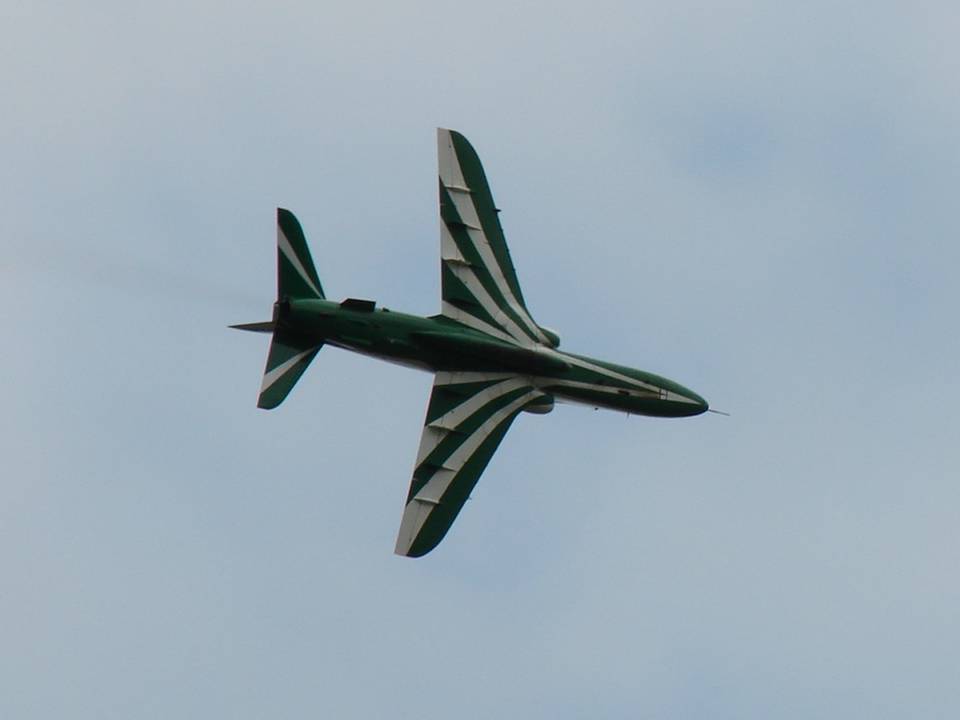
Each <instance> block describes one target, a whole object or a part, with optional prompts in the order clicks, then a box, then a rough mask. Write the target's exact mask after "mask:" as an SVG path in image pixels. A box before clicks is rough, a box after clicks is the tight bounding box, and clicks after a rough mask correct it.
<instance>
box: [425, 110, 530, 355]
mask: <svg viewBox="0 0 960 720" xmlns="http://www.w3.org/2000/svg"><path fill="white" fill-rule="evenodd" d="M437 157H438V161H439V174H440V219H441V227H440V233H441V240H440V250H441V263H440V265H441V276H440V277H441V289H442V295H443V308H442V312H443V314H444V315H445V316H447V317H449V318H451V319H453V320H456V321H457V322H460V323H463V324H464V325H469V326H470V327H472V328H474V329H477V330H480V331H482V332H485V333H487V334H488V335H493V336H495V337H498V338H500V339H501V340H506V341H508V342H512V343H516V344H520V345H525V346H529V345H532V344H536V343H548V340H547V338H546V336H545V335H544V333H543V331H542V330H541V329H540V327H539V326H538V325H537V324H536V323H535V322H534V321H533V318H532V317H531V316H530V313H529V312H528V311H527V307H526V305H525V303H524V301H523V293H521V292H520V283H519V282H518V281H517V273H516V270H515V269H514V267H513V260H512V259H511V258H510V251H509V250H508V249H507V241H506V239H505V238H504V236H503V229H502V228H501V227H500V219H499V218H498V217H497V213H499V212H500V211H499V210H497V208H496V207H495V206H494V203H493V195H492V194H491V193H490V186H489V185H488V184H487V178H486V175H485V174H484V172H483V165H481V164H480V158H479V157H477V153H476V151H475V150H474V149H473V147H472V146H471V145H470V143H469V142H467V139H466V138H465V137H464V136H463V135H461V134H460V133H458V132H454V131H453V130H444V129H443V128H439V129H438V130H437Z"/></svg>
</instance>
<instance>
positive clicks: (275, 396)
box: [257, 330, 323, 410]
mask: <svg viewBox="0 0 960 720" xmlns="http://www.w3.org/2000/svg"><path fill="white" fill-rule="evenodd" d="M321 347H323V343H317V342H306V341H304V340H303V339H301V338H300V337H298V336H297V335H294V334H292V333H289V332H285V331H283V330H278V331H277V332H276V333H274V336H273V341H272V342H271V343H270V353H269V355H267V366H266V368H265V369H264V371H263V384H262V385H261V386H260V397H259V399H258V400H257V407H258V408H262V409H264V410H272V409H273V408H275V407H277V406H278V405H279V404H280V403H282V402H283V401H284V399H286V397H287V395H289V394H290V391H291V390H293V386H294V385H296V384H297V380H299V379H300V376H301V375H303V371H304V370H306V369H307V366H308V365H309V364H310V361H311V360H313V358H314V357H316V355H317V352H318V351H319V350H320V348H321Z"/></svg>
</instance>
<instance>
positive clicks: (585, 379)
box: [233, 129, 707, 557]
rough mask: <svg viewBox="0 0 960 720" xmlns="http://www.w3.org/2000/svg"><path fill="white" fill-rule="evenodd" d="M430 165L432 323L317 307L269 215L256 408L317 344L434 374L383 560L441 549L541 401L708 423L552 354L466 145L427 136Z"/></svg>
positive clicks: (268, 401)
mask: <svg viewBox="0 0 960 720" xmlns="http://www.w3.org/2000/svg"><path fill="white" fill-rule="evenodd" d="M437 145H438V151H439V165H440V172H439V176H440V219H441V223H440V272H441V286H442V307H441V312H440V314H439V315H434V316H431V317H419V316H416V315H407V314H405V313H401V312H394V311H392V310H388V309H387V308H385V307H381V308H378V307H377V306H376V303H374V302H373V301H371V300H358V299H354V298H348V299H346V300H344V301H342V302H334V301H331V300H328V299H327V298H326V295H325V294H324V292H323V286H322V285H321V284H320V279H319V277H318V276H317V271H316V269H315V268H314V265H313V260H312V259H311V257H310V251H309V249H308V248H307V243H306V239H305V238H304V234H303V230H302V229H301V227H300V223H299V222H298V221H297V219H296V218H295V217H294V215H293V214H292V213H291V212H289V211H288V210H283V209H278V210H277V268H278V270H277V301H276V303H274V306H273V319H272V320H271V321H270V322H262V323H251V324H246V325H235V326H233V327H236V328H239V329H241V330H251V331H254V332H270V333H273V338H272V342H271V344H270V351H269V355H268V357H267V365H266V369H265V371H264V375H263V384H262V385H261V387H260V397H259V401H258V403H257V407H260V408H264V409H267V410H269V409H272V408H275V407H277V406H278V405H279V404H280V403H281V402H283V400H284V398H286V396H287V394H288V393H289V392H290V390H291V389H292V388H293V386H294V385H295V384H296V382H297V380H298V379H299V378H300V376H301V375H302V374H303V371H304V370H306V368H307V365H309V364H310V361H311V360H313V358H314V356H315V355H316V354H317V351H319V350H320V348H321V347H322V346H323V345H324V344H328V345H333V346H335V347H339V348H343V349H346V350H352V351H354V352H359V353H363V354H365V355H372V356H374V357H378V358H382V359H384V360H388V361H392V362H397V363H401V364H404V365H409V366H413V367H417V368H420V369H423V370H427V371H429V372H432V373H434V374H435V377H434V381H433V390H432V392H431V394H430V402H429V405H428V406H427V417H426V421H425V423H424V428H423V435H422V436H421V440H420V449H419V450H418V452H417V459H416V463H415V464H414V470H413V480H412V481H411V483H410V491H409V493H408V495H407V501H406V506H405V508H404V511H403V519H402V520H401V522H400V532H399V535H398V537H397V545H396V550H395V551H396V553H397V554H398V555H406V556H409V557H420V556H422V555H425V554H426V553H428V552H430V551H431V550H432V549H433V548H435V547H436V546H437V544H438V543H439V542H440V541H441V540H442V539H443V537H444V535H446V534H447V531H448V530H449V529H450V526H451V525H452V524H453V521H454V520H455V519H456V517H457V514H458V513H459V512H460V510H461V508H462V507H463V505H464V503H465V502H466V501H467V498H468V497H469V496H470V492H471V490H472V489H473V487H474V485H476V483H477V480H478V479H479V478H480V474H481V473H482V472H483V470H484V468H485V467H486V466H487V463H489V462H490V458H491V457H492V456H493V453H494V451H495V450H496V449H497V446H498V445H499V444H500V441H501V440H502V439H503V436H504V435H505V434H506V432H507V429H508V428H509V427H510V424H511V423H512V422H513V421H514V419H515V418H516V417H517V415H519V414H520V413H521V412H529V413H537V414H543V413H548V412H550V411H551V410H553V405H554V400H555V399H560V400H567V401H572V402H575V403H583V404H585V405H589V406H592V407H595V408H599V407H603V408H610V409H613V410H622V411H626V412H627V413H632V414H637V415H648V416H656V417H685V416H689V415H699V414H700V413H703V412H705V411H706V410H707V402H706V400H704V399H703V398H702V397H700V396H699V395H697V393H695V392H693V391H692V390H688V389H687V388H685V387H683V386H682V385H679V384H677V383H675V382H673V381H672V380H667V379H666V378H663V377H660V376H658V375H654V374H652V373H648V372H643V371H642V370H635V369H633V368H629V367H624V366H622V365H615V364H613V363H609V362H605V361H602V360H595V359H593V358H589V357H585V356H583V355H574V354H572V353H568V352H563V351H561V350H559V349H558V347H559V345H560V338H559V336H558V335H557V334H556V333H555V332H553V331H552V330H549V329H547V328H545V327H543V326H541V325H538V324H537V323H536V322H535V321H534V320H533V317H532V316H531V314H530V312H529V311H528V310H527V306H526V303H525V302H524V299H523V294H522V293H521V292H520V285H519V283H518V282H517V273H516V271H515V270H514V267H513V262H512V261H511V259H510V252H509V251H508V250H507V243H506V240H505V239H504V236H503V230H502V228H501V227H500V220H499V218H498V216H497V213H498V212H499V211H498V210H497V207H496V205H495V204H494V202H493V197H492V195H491V193H490V187H489V186H488V185H487V179H486V176H485V174H484V172H483V167H482V166H481V164H480V159H479V158H478V157H477V153H476V151H474V149H473V147H472V146H471V145H470V143H469V142H467V139H466V138H465V137H463V135H460V134H459V133H457V132H454V131H452V130H445V129H439V130H438V131H437Z"/></svg>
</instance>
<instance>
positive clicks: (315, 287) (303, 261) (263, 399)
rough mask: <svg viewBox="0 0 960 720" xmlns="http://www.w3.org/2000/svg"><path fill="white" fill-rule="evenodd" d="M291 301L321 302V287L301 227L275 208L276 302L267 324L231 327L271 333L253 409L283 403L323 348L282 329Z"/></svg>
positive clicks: (322, 295)
mask: <svg viewBox="0 0 960 720" xmlns="http://www.w3.org/2000/svg"><path fill="white" fill-rule="evenodd" d="M293 299H317V300H323V299H324V294H323V286H322V285H321V284H320V278H319V277H317V271H316V269H315V268H314V266H313V259H312V258H311V257H310V250H309V248H308V247H307V240H306V238H305V237H304V236H303V228H301V227H300V223H299V222H298V221H297V218H296V217H295V216H294V214H293V213H292V212H290V211H289V210H284V209H283V208H277V302H276V303H275V304H274V306H273V320H271V321H269V322H259V323H246V324H244V325H231V327H234V328H237V329H238V330H248V331H251V332H272V333H273V337H272V339H271V341H270V352H269V353H268V354H267V366H266V368H264V371H263V383H262V384H261V386H260V397H259V398H258V400H257V407H259V408H263V409H264V410H271V409H273V408H275V407H277V406H278V405H279V404H280V403H282V402H283V401H284V399H285V398H286V397H287V395H288V394H289V393H290V391H291V390H292V389H293V386H294V385H296V384H297V380H299V379H300V376H301V375H303V371H304V370H306V369H307V366H308V365H309V364H310V361H311V360H313V358H314V357H315V356H316V354H317V352H318V351H319V350H320V348H321V347H323V343H322V342H317V340H316V338H311V337H309V336H304V335H303V334H301V333H299V332H297V331H296V330H293V329H291V328H289V327H288V326H286V324H285V323H284V315H285V312H284V310H285V308H286V309H288V308H289V307H290V300H293Z"/></svg>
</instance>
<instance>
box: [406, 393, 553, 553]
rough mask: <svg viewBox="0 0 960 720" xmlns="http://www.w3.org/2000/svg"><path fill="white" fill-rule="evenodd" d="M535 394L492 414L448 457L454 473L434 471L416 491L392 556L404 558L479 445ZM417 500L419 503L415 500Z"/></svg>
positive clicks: (408, 505)
mask: <svg viewBox="0 0 960 720" xmlns="http://www.w3.org/2000/svg"><path fill="white" fill-rule="evenodd" d="M539 394H541V393H540V392H539V391H537V390H535V389H532V390H531V391H530V392H527V393H525V394H523V395H521V396H520V397H518V398H517V399H515V400H514V401H513V402H511V403H510V404H508V405H506V406H505V407H503V408H501V409H499V410H498V411H497V412H495V413H493V414H492V415H491V416H490V417H489V418H488V419H487V420H486V421H485V422H484V423H483V424H482V425H480V427H478V428H477V429H476V430H475V431H474V432H473V433H472V434H471V435H470V437H468V438H467V440H466V441H465V442H464V443H462V444H461V445H460V447H458V448H457V450H455V451H454V452H453V453H452V454H451V455H450V457H449V459H448V461H447V462H448V463H449V465H450V466H453V467H456V468H457V471H456V472H444V471H439V470H438V471H437V472H435V473H433V474H432V475H431V477H430V479H429V480H427V482H426V483H425V484H424V485H423V486H422V487H421V488H420V489H419V490H418V491H417V493H416V494H415V495H414V496H413V498H411V499H410V501H409V502H408V503H407V506H406V508H405V509H404V513H403V520H402V521H401V523H400V533H399V537H398V538H397V548H396V552H397V553H398V554H401V555H406V554H407V552H408V551H409V549H410V547H411V546H412V545H413V543H414V542H415V541H416V538H417V536H418V535H419V534H420V532H421V530H422V529H423V526H424V525H425V524H426V522H427V519H428V518H429V516H430V513H431V512H432V511H433V510H434V508H435V507H436V506H437V505H439V504H440V503H442V502H443V496H444V495H445V494H446V492H447V491H448V490H449V489H450V485H451V484H452V483H453V481H454V480H455V479H456V476H457V474H458V473H459V471H460V470H461V469H462V468H463V467H464V465H465V464H466V463H467V462H468V461H469V460H470V458H471V456H472V455H473V454H474V453H475V452H476V451H477V450H478V449H479V448H480V446H481V445H482V444H483V442H484V441H485V440H486V439H487V438H488V437H489V436H490V435H491V434H492V433H493V432H494V431H496V429H497V428H498V427H499V426H500V425H501V424H502V423H503V422H505V421H507V420H509V419H511V418H512V416H514V415H515V414H516V413H518V412H519V411H520V410H521V409H522V408H523V406H524V405H525V404H527V403H528V402H530V400H532V399H533V398H535V397H536V396H537V395H539ZM418 498H420V500H418Z"/></svg>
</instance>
